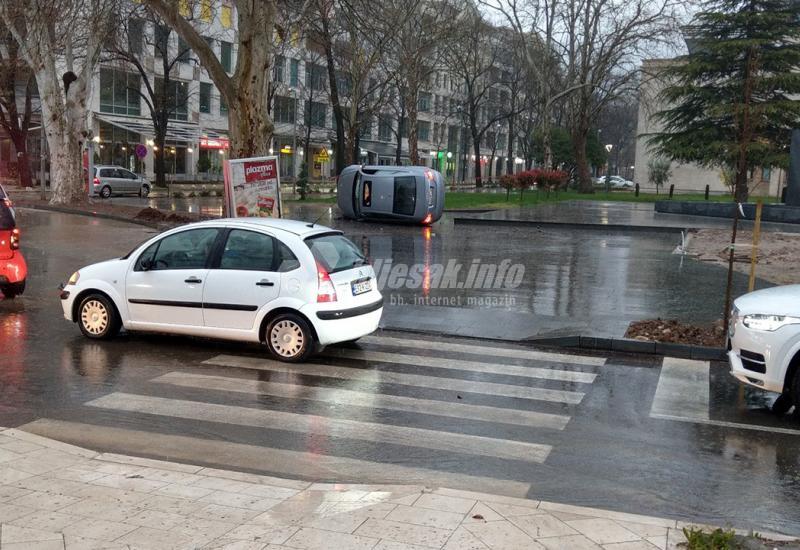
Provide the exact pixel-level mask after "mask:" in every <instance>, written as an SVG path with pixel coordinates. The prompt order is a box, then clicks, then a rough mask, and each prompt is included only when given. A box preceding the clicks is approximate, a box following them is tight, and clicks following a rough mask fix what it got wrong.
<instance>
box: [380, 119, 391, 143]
mask: <svg viewBox="0 0 800 550" xmlns="http://www.w3.org/2000/svg"><path fill="white" fill-rule="evenodd" d="M391 139H392V117H390V116H388V115H381V116H380V117H379V118H378V140H379V141H391Z"/></svg>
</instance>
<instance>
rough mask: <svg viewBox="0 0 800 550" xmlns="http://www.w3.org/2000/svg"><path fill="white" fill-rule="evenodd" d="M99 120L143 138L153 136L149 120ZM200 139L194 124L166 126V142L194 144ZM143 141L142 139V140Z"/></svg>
mask: <svg viewBox="0 0 800 550" xmlns="http://www.w3.org/2000/svg"><path fill="white" fill-rule="evenodd" d="M97 118H98V119H99V120H102V121H103V122H106V123H108V124H113V125H114V126H117V127H118V128H122V129H123V130H127V131H129V132H133V133H135V134H141V135H143V136H147V137H152V136H153V123H152V122H150V121H149V120H145V119H135V118H131V119H127V118H126V119H124V120H120V119H113V118H106V117H102V116H100V117H97ZM199 137H200V127H199V126H198V125H196V124H181V123H179V122H170V123H169V124H168V125H167V136H166V138H167V141H189V142H194V141H197V138H199ZM142 141H144V138H142Z"/></svg>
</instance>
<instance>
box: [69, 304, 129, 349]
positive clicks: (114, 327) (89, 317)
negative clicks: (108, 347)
mask: <svg viewBox="0 0 800 550" xmlns="http://www.w3.org/2000/svg"><path fill="white" fill-rule="evenodd" d="M77 317H78V319H77V320H78V325H79V326H80V328H81V332H83V335H84V336H86V337H87V338H91V339H92V340H108V339H109V338H113V337H114V336H116V335H117V333H118V332H119V329H120V328H121V326H122V322H121V321H120V318H119V314H118V313H117V308H116V307H115V306H114V302H112V301H111V299H110V298H108V297H106V296H104V295H102V294H90V295H89V296H87V297H85V298H84V299H83V301H82V302H81V305H80V307H78V313H77Z"/></svg>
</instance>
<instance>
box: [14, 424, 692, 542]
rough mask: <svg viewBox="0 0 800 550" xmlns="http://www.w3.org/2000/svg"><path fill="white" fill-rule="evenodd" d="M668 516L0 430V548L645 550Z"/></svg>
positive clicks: (665, 527) (665, 529)
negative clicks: (327, 478)
mask: <svg viewBox="0 0 800 550" xmlns="http://www.w3.org/2000/svg"><path fill="white" fill-rule="evenodd" d="M682 526H683V525H682V524H680V523H679V522H676V521H674V520H667V519H662V518H654V517H647V516H638V515H632V514H624V513H619V512H609V511H604V510H598V509H593V508H582V507H577V506H568V505H563V504H555V503H551V502H540V501H534V500H526V499H519V498H511V497H504V496H499V495H489V494H482V493H472V492H466V491H458V490H452V489H443V488H438V489H431V488H426V487H421V486H402V485H337V484H329V483H308V482H302V481H296V480H289V479H279V478H273V477H266V476H258V475H252V474H246V473H241V472H233V471H224V470H216V469H212V468H203V467H201V466H191V465H186V464H178V463H173V462H163V461H157V460H149V459H142V458H135V457H130V456H123V455H114V454H99V453H95V452H93V451H89V450H86V449H81V448H78V447H74V446H72V445H67V444H64V443H60V442H58V441H54V440H51V439H47V438H43V437H40V436H37V435H33V434H29V433H27V432H22V431H20V430H14V429H0V548H2V550H16V549H20V550H21V549H25V550H51V549H68V550H72V549H101V548H103V549H106V548H107V549H117V548H128V549H133V548H137V549H153V550H164V549H168V548H208V549H211V548H214V549H222V548H225V549H230V550H234V549H236V550H251V549H271V550H277V549H280V548H307V549H310V548H320V549H323V548H324V549H337V550H338V549H373V550H415V549H419V550H422V549H426V548H427V549H432V548H439V549H447V550H488V549H523V548H524V549H536V550H542V549H543V550H556V549H564V550H580V549H600V548H603V549H607V550H612V549H614V550H639V549H642V550H645V549H655V548H661V549H665V548H676V545H677V544H678V543H679V542H682V541H683V540H684V539H683V535H682V533H681V527H682Z"/></svg>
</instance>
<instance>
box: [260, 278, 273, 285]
mask: <svg viewBox="0 0 800 550" xmlns="http://www.w3.org/2000/svg"><path fill="white" fill-rule="evenodd" d="M256 286H275V283H273V282H272V281H268V280H266V279H261V280H260V281H258V282H257V283H256Z"/></svg>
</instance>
